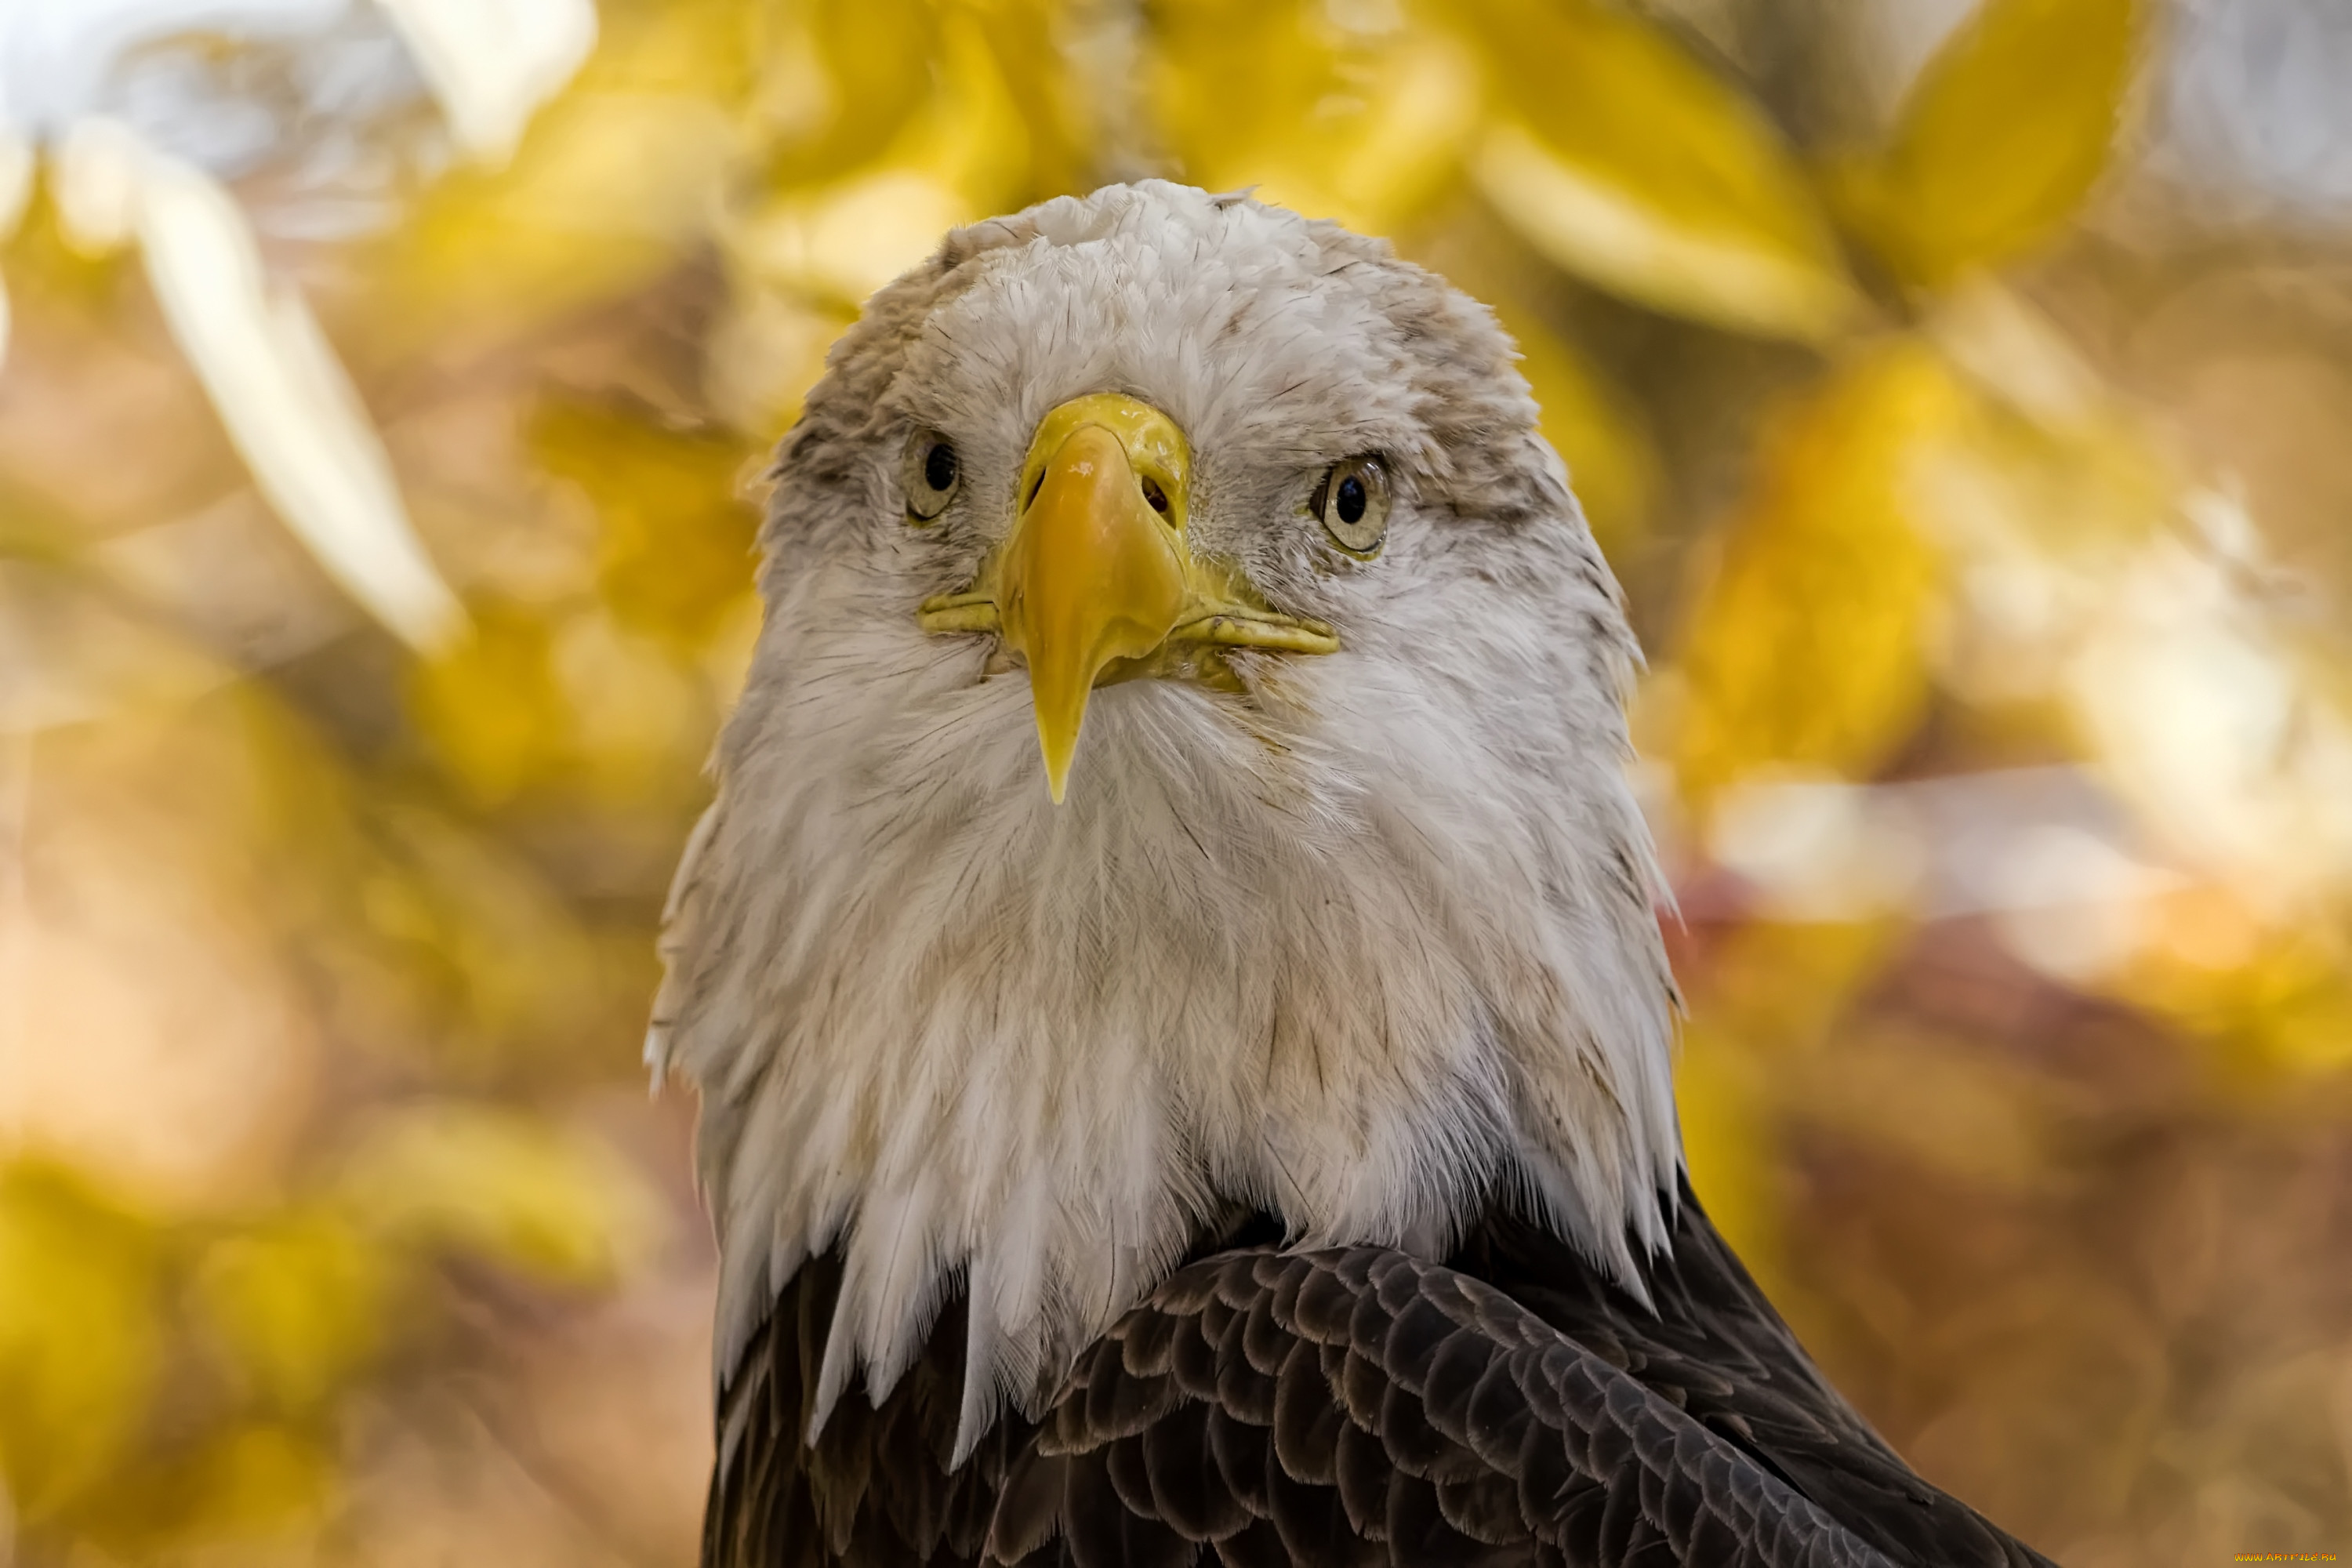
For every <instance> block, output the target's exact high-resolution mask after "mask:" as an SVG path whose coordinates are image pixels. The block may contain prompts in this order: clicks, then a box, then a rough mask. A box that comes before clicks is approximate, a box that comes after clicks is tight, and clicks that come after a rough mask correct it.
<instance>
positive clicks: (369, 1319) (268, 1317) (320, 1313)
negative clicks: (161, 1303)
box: [194, 1212, 393, 1413]
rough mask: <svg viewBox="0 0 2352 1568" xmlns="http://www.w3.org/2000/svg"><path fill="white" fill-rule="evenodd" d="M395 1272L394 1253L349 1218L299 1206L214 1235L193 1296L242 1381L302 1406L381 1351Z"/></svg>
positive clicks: (277, 1400) (274, 1400)
mask: <svg viewBox="0 0 2352 1568" xmlns="http://www.w3.org/2000/svg"><path fill="white" fill-rule="evenodd" d="M392 1275H393V1267H392V1261H391V1259H389V1258H386V1257H385V1256H384V1255H383V1253H382V1251H381V1250H380V1249H379V1248H378V1247H376V1245H375V1244H374V1243H373V1240H372V1239H371V1238H370V1237H366V1236H364V1235H362V1234H361V1233H360V1232H358V1231H356V1230H354V1229H353V1228H352V1226H350V1225H349V1224H348V1223H347V1222H345V1221H344V1220H342V1219H341V1218H340V1217H338V1216H336V1215H332V1214H330V1213H326V1212H306V1213H296V1214H293V1215H285V1216H282V1217H279V1218H278V1219H275V1220H273V1221H271V1222H269V1223H268V1224H265V1225H261V1226H255V1227H254V1228H252V1229H250V1230H247V1231H244V1232H241V1233H239V1234H236V1235H234V1236H230V1237H225V1238H224V1239H222V1240H220V1241H218V1242H215V1244H214V1245H213V1246H212V1247H210V1248H208V1249H207V1250H206V1252H205V1256H204V1258H203V1259H202V1260H201V1262H200V1263H199V1264H198V1267H197V1270H196V1275H195V1280H194V1296H195V1300H196V1302H197V1304H198V1305H199V1306H200V1307H201V1309H202V1310H203V1311H204V1314H205V1318H206V1320H207V1321H209V1323H210V1325H211V1327H212V1329H213V1331H214V1332H215V1335H216V1336H217V1337H218V1339H219V1342H220V1345H221V1348H222V1350H223V1351H224V1352H226V1354H227V1355H228V1357H229V1359H230V1361H231V1363H233V1364H234V1366H235V1367H236V1370H237V1372H238V1373H241V1374H242V1376H243V1378H244V1380H245V1381H247V1383H249V1384H251V1385H252V1387H253V1389H254V1391H255V1392H256V1393H257V1394H259V1395H260V1396H261V1397H262V1398H263V1399H264V1400H266V1401H268V1403H269V1404H271V1405H274V1406H277V1407H278V1408H280V1409H285V1410H290V1411H294V1412H298V1413H299V1412H304V1411H308V1410H310V1409H312V1408H314V1407H316V1406H317V1405H320V1404H321V1403H323V1402H324V1401H325V1400H326V1399H327V1398H329V1397H330V1396H331V1395H332V1394H334V1393H336V1392H337V1390H338V1389H340V1388H341V1386H342V1385H343V1384H345V1383H346V1382H347V1381H348V1380H349V1379H350V1378H351V1377H352V1374H353V1373H356V1372H357V1371H358V1370H359V1369H360V1368H361V1367H362V1366H363V1365H364V1364H365V1363H367V1361H368V1360H369V1359H370V1358H371V1357H372V1356H373V1354H374V1352H375V1351H376V1348H377V1346H378V1344H379V1343H380V1342H381V1341H382V1339H383V1328H384V1324H383V1315H384V1312H385V1310H386V1309H387V1307H388V1306H389V1305H390V1296H391V1291H392V1286H393V1279H392Z"/></svg>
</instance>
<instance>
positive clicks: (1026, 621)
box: [917, 392, 1339, 805]
mask: <svg viewBox="0 0 2352 1568" xmlns="http://www.w3.org/2000/svg"><path fill="white" fill-rule="evenodd" d="M1019 493H1020V495H1021V497H1022V510H1021V515H1020V517H1019V519H1018V521H1015V522H1014V523H1013V531H1012V533H1011V534H1010V535H1009V536H1008V537H1007V538H1006V539H1005V541H1004V542H1003V545H1001V546H1000V547H998V548H997V550H995V551H994V552H992V554H991V555H990V557H989V559H988V560H987V562H986V563H983V564H982V568H981V572H980V575H979V577H978V578H977V579H976V580H975V581H974V583H973V584H972V585H971V588H970V589H968V590H966V591H964V592H962V593H959V594H942V595H937V596H935V597H933V598H930V599H927V600H925V601H924V602H923V605H922V608H921V610H920V611H919V613H918V616H917V619H918V620H919V623H920V624H921V626H923V628H924V629H925V630H926V631H931V632H980V631H993V632H997V633H999V634H1000V635H1001V636H1002V637H1003V647H1004V649H1005V651H1006V652H1008V653H1015V654H1019V655H1020V656H1021V657H1022V658H1023V659H1024V661H1025V662H1026V663H1027V664H1028V666H1029V685H1030V691H1031V696H1032V700H1033V701H1034V703H1035V706H1036V712H1037V743H1038V746H1039V748H1040V749H1041V750H1042V751H1043V752H1045V784H1046V787H1047V788H1048V789H1050V790H1051V791H1052V792H1053V795H1054V800H1055V804H1057V805H1058V804H1059V803H1060V802H1061V799H1062V796H1063V793H1064V790H1065V788H1066V785H1067V784H1068V782H1069V776H1070V761H1071V759H1072V758H1073V757H1074V756H1075V755H1076V752H1077V745H1078V731H1079V729H1080V728H1081V726H1083V725H1084V723H1085V722H1086V716H1087V699H1088V697H1089V695H1090V694H1091V693H1092V692H1093V690H1094V689H1095V688H1096V687H1097V686H1099V685H1105V684H1108V682H1110V681H1113V680H1118V679H1127V678H1129V677H1131V676H1136V675H1160V674H1182V673H1192V674H1198V673H1201V672H1202V669H1201V660H1200V659H1199V658H1198V657H1197V655H1198V654H1199V653H1201V652H1202V651H1204V650H1208V649H1213V648H1215V647H1262V648H1281V649H1286V650H1287V651H1289V652H1292V653H1329V652H1331V651H1332V650H1334V649H1336V648H1337V647H1339V639H1338V638H1337V637H1333V636H1332V635H1331V628H1330V627H1328V626H1324V625H1323V624H1322V623H1320V622H1318V621H1308V620H1300V619H1296V618H1294V617H1291V616H1284V615H1278V614H1276V612H1275V611H1274V610H1273V609H1272V608H1271V607H1270V606H1269V605H1266V604H1265V601H1264V600H1262V599H1261V598H1259V597H1258V595H1256V593H1255V591H1253V590H1252V589H1251V588H1250V586H1249V584H1248V583H1247V581H1246V580H1245V579H1244V578H1243V576H1242V574H1241V573H1240V572H1239V571H1238V570H1237V569H1235V568H1234V567H1232V566H1230V565H1227V564H1224V563H1218V562H1213V561H1204V560H1202V559H1201V558H1199V557H1196V556H1195V555H1194V554H1193V553H1192V549H1191V547H1190V545H1189V544H1188V543H1187V542H1186V538H1185V522H1186V520H1187V517H1188V515H1189V507H1190V502H1191V499H1192V450H1191V447H1189V446H1188V445H1187V444H1186V442H1185V439H1184V433H1183V432H1182V431H1181V430H1179V429H1178V428H1177V427H1176V423H1175V421H1174V420H1172V419H1170V418H1169V417H1168V416H1166V415H1165V414H1162V413H1160V411H1159V410H1158V409H1156V408H1153V407H1151V406H1150V405H1149V404H1145V403H1140V402H1138V401H1137V400H1136V399H1134V398H1132V397H1126V396H1122V395H1119V394H1117V393H1108V392H1098V393H1094V394H1091V395H1087V396H1085V397H1080V398H1076V399H1074V400H1072V401H1071V402H1068V403H1065V404H1063V405H1061V406H1060V407H1059V408H1056V409H1055V410H1054V411H1053V412H1052V413H1051V414H1048V415H1046V416H1045V419H1044V420H1042V421H1041V422H1040V423H1039V424H1038V426H1037V434H1036V436H1035V437H1034V439H1033V440H1032V441H1031V442H1030V446H1029V456H1028V458H1027V460H1026V461H1025V462H1024V463H1023V465H1022V469H1021V489H1020V491H1019ZM1188 656H1194V657H1188Z"/></svg>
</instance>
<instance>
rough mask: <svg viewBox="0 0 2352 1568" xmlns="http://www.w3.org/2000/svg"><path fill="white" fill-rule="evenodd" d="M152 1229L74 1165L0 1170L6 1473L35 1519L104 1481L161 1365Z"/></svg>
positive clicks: (2, 1452) (158, 1264)
mask: <svg viewBox="0 0 2352 1568" xmlns="http://www.w3.org/2000/svg"><path fill="white" fill-rule="evenodd" d="M161 1269H162V1258H161V1255H160V1247H159V1246H158V1240H157V1237H155V1236H154V1234H153V1233H152V1231H151V1230H150V1229H149V1228H148V1227H147V1226H144V1225H142V1224H141V1223H140V1222H139V1221H138V1220H136V1219H134V1218H133V1217H131V1215H127V1214H125V1213H122V1212H121V1211H120V1210H117V1209H114V1208H112V1207H110V1206H109V1205H106V1204H105V1203H103V1202H102V1201H100V1199H99V1198H98V1197H97V1196H96V1195H95V1194H92V1193H91V1192H89V1189H88V1188H86V1187H85V1186H83V1185H82V1184H81V1183H80V1182H79V1180H78V1179H77V1178H75V1177H74V1176H72V1175H69V1174H68V1173H66V1172H64V1171H61V1170H58V1169H55V1168H52V1167H48V1166H45V1165H38V1164H29V1163H27V1164H18V1165H15V1166H12V1167H7V1168H5V1169H0V1475H5V1478H6V1483H7V1485H6V1490H7V1492H8V1494H9V1495H10V1496H11V1497H12V1498H13V1500H14V1501H15V1504H16V1510H17V1512H18V1514H19V1515H20V1516H22V1517H23V1518H25V1519H26V1520H28V1521H30V1520H38V1519H40V1518H43V1517H44V1516H46V1515H47V1514H49V1513H51V1512H53V1511H55V1510H58V1509H59V1508H62V1507H64V1506H66V1505H68V1503H69V1502H70V1501H71V1500H73V1498H74V1497H75V1495H76V1494H77V1493H78V1492H79V1491H80V1490H81V1489H84V1488H86V1487H89V1486H90V1485H92V1484H94V1483H97V1482H99V1481H101V1480H103V1479H104V1478H105V1477H106V1475H107V1473H108V1472H109V1471H110V1468H112V1467H113V1465H114V1464H115V1463H116V1462H117V1460H118V1459H119V1458H120V1457H121V1455H122V1453H123V1451H124V1449H125V1447H126V1446H127V1444H128V1442H129V1440H130V1438H131V1436H132V1434H133V1433H134V1432H135V1431H136V1430H137V1428H138V1426H139V1424H140V1423H141V1422H142V1420H143V1419H144V1418H145V1416H146V1414H147V1405H148V1400H149V1398H150V1396H151V1394H152V1391H153V1388H154V1385H155V1383H156V1378H157V1375H158V1373H160V1372H161V1370H162V1362H163V1317H162V1313H161V1311H160V1308H161V1305H162V1302H161V1300H160V1298H159V1294H158V1292H159V1289H160V1287H161Z"/></svg>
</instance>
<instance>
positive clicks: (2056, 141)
mask: <svg viewBox="0 0 2352 1568" xmlns="http://www.w3.org/2000/svg"><path fill="white" fill-rule="evenodd" d="M2138 22H2139V18H2138V7H2137V5H2136V4H2135V3H2134V0H1986V3H1985V4H1984V5H1983V6H1982V8H1981V9H1979V11H1978V13H1977V14H1976V15H1975V16H1972V17H1970V18H1969V20H1968V21H1967V22H1966V23H1964V24H1963V25H1962V26H1961V27H1960V29H1959V30H1958V32H1957V33H1955V34H1954V35H1953V36H1952V37H1950V38H1949V39H1948V40H1947V41H1946V43H1945V44H1944V47H1942V48H1941V49H1939V50H1938V51H1937V54H1936V57H1935V58H1933V59H1931V60H1929V61H1928V62H1927V68H1926V69H1925V70H1923V71H1922V72H1921V73H1920V76H1919V79H1918V81H1917V82H1916V84H1915V85H1914V86H1913V88H1912V89H1911V91H1910V94H1909V95H1908V97H1907V98H1906V100H1905V104H1904V107H1903V110H1902V112H1901V114H1900V116H1899V118H1898V120H1897V121H1896V125H1895V133H1894V136H1893V138H1892V139H1891V141H1890V142H1889V143H1888V144H1887V146H1886V147H1885V149H1884V151H1883V152H1881V153H1877V154H1876V155H1874V156H1871V157H1866V158H1858V159H1854V160H1851V161H1849V162H1847V163H1843V165H1841V166H1839V167H1837V168H1835V169H1833V170H1832V175H1831V190H1832V194H1833V195H1834V197H1835V199H1836V201H1837V204H1838V206H1839V208H1840V211H1841V215H1842V216H1843V217H1844V218H1845V219H1846V221H1847V222H1848V223H1850V224H1851V225H1852V226H1853V227H1854V228H1855V229H1856V230H1857V231H1858V232H1859V233H1860V234H1861V235H1862V236H1863V237H1864V238H1866V239H1867V240H1869V241H1870V243H1871V244H1872V246H1873V247H1874V248H1875V249H1877V250H1878V252H1879V253H1880V254H1881V255H1883V256H1884V257H1885V258H1886V260H1887V262H1888V264H1889V265H1890V266H1892V267H1893V268H1895V270H1896V271H1897V272H1898V273H1900V274H1901V275H1902V276H1903V277H1904V278H1905V279H1907V280H1909V281H1911V282H1914V283H1918V284H1923V285H1927V286H1928V287H1937V286H1940V285H1941V284H1943V283H1945V282H1948V281H1949V280H1950V279H1953V278H1954V277H1956V276H1958V274H1960V273H1962V272H1964V271H1967V270H1968V269H1969V268H1978V267H1984V266H1989V265H1991V264H1993V263H1996V262H2000V261H2004V260H2007V259H2008V258H2011V257H2012V256H2015V255H2017V254H2018V253H2019V252H2021V251H2023V250H2025V249H2027V248H2028V247H2032V245H2034V244H2035V243H2037V242H2038V241H2040V240H2042V238H2044V237H2046V236H2048V235H2049V234H2050V232H2051V231H2052V230H2053V229H2055V228H2056V227H2057V226H2059V225H2060V224H2062V223H2063V222H2064V221H2065V220H2066V218H2067V217H2068V216H2070V215H2071V214H2073V212H2074V209H2075V208H2076V207H2077V206H2079V205H2081V203H2082V200H2083V198H2084V195H2087V194H2088V193H2089V191H2090V189H2091V186H2092V184H2094V183H2095V181H2096V180H2097V179H2098V177H2099V174H2100V172H2101V171H2102V170H2103V169H2104V168H2105V166H2106V161H2107V153H2108V149H2109V147H2110V146H2111V145H2112V144H2113V143H2114V141H2115V137H2116V123H2117V120H2118V117H2119V116H2120V114H2121V111H2122V107H2123V99H2124V92H2125V89H2126V87H2127V86H2128V85H2129V82H2130V76H2131V65H2132V57H2133V48H2134V45H2135V43H2136V42H2137V38H2138V37H2139V33H2140V28H2139V25H2138Z"/></svg>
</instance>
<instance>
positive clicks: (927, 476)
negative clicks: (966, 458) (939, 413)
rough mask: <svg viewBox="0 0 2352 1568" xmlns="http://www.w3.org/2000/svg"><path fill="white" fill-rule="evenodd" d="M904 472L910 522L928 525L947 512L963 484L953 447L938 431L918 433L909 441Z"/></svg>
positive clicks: (961, 466)
mask: <svg viewBox="0 0 2352 1568" xmlns="http://www.w3.org/2000/svg"><path fill="white" fill-rule="evenodd" d="M902 469H903V471H902V473H901V475H900V478H901V479H903V480H904V481H905V488H906V491H907V521H908V522H918V523H919V522H929V521H931V520H932V519H933V518H935V517H937V516H939V515H940V513H941V512H943V511H945V510H947V509H948V502H950V501H951V500H954V499H955V493H956V487H957V486H958V485H959V484H961V483H962V482H963V463H962V461H961V459H959V458H957V457H956V449H955V446H954V443H952V442H950V440H949V439H948V438H947V437H944V436H942V435H940V433H939V432H938V431H936V430H918V431H916V432H915V434H914V435H913V436H912V437H909V438H908V442H907V457H906V461H905V463H904V464H903V465H902Z"/></svg>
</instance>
